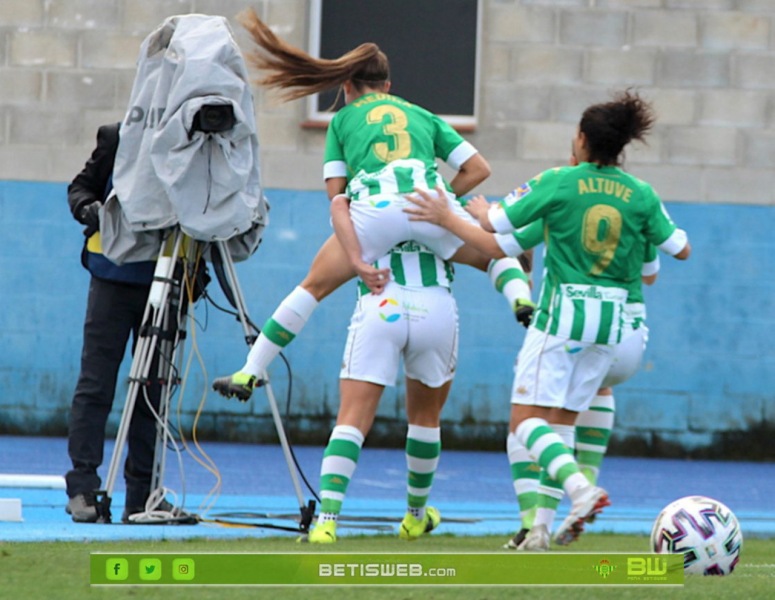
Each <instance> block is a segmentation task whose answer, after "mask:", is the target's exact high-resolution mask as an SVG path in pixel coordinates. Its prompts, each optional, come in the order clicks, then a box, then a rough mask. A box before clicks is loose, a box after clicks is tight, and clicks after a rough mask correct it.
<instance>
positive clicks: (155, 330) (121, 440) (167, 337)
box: [96, 228, 315, 533]
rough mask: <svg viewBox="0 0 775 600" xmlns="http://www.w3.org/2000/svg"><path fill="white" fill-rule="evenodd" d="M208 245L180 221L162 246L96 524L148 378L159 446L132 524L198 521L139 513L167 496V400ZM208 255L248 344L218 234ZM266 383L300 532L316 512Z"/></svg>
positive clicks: (105, 509) (106, 517)
mask: <svg viewBox="0 0 775 600" xmlns="http://www.w3.org/2000/svg"><path fill="white" fill-rule="evenodd" d="M207 247H208V244H207V243H205V242H199V241H196V240H194V239H192V238H190V237H188V236H186V235H185V234H184V233H183V232H182V231H180V229H179V228H175V229H172V230H170V231H169V234H168V235H167V237H166V238H165V239H164V241H163V242H162V244H161V250H160V252H159V256H158V259H157V262H156V269H155V271H154V277H153V283H152V284H151V290H150V293H149V294H148V301H147V303H146V307H145V313H144V316H143V325H142V327H141V329H140V332H139V334H138V339H137V343H136V346H135V350H134V355H133V358H132V366H131V369H130V372H129V388H128V391H127V396H126V402H125V403H124V408H123V412H122V414H121V421H120V423H119V427H118V432H117V434H116V442H115V446H114V448H113V455H112V457H111V461H110V467H109V469H108V474H107V477H106V480H105V489H104V490H100V491H98V492H97V493H96V495H97V511H98V522H99V523H111V511H110V505H111V501H112V495H113V490H114V488H115V484H116V478H117V476H118V473H119V470H120V468H121V464H120V463H121V459H122V456H123V452H124V447H125V445H126V441H127V435H128V433H129V424H130V421H131V419H132V415H133V412H134V409H135V405H136V403H137V402H138V401H140V402H149V403H150V401H149V398H148V395H147V391H148V388H149V386H150V385H152V384H153V385H160V388H161V393H160V400H159V406H158V407H153V408H154V412H155V413H156V415H157V425H156V446H155V452H154V464H153V471H152V479H151V493H150V496H149V501H148V503H147V504H146V513H141V515H139V517H140V518H138V519H133V522H136V523H159V522H163V523H180V524H194V523H196V522H198V518H197V517H196V516H195V515H188V514H185V513H182V511H180V510H175V509H174V510H173V511H172V512H170V513H169V514H165V515H164V518H163V520H159V519H158V518H155V519H150V518H149V519H148V520H145V519H143V518H142V516H143V514H148V515H150V514H151V513H152V511H154V509H156V508H159V505H160V503H161V502H162V501H163V500H164V486H163V478H164V470H165V465H166V459H167V450H168V447H169V443H170V442H172V443H173V444H174V443H175V440H174V439H173V437H172V434H171V432H170V429H169V427H168V419H169V407H170V400H171V397H172V395H173V391H174V389H175V388H176V387H177V386H178V384H179V383H181V382H180V381H179V378H178V374H179V373H181V372H182V371H181V369H180V364H181V362H182V357H183V352H182V350H183V345H184V340H185V338H186V329H185V327H186V316H187V314H188V309H189V306H190V304H191V300H192V299H193V296H194V291H195V290H194V288H195V286H196V285H197V283H196V276H197V269H198V266H199V265H200V264H201V261H203V260H204V258H203V254H204V251H205V249H206V248H207ZM209 251H210V258H211V261H212V262H213V263H214V264H216V263H217V266H218V267H219V268H218V269H216V271H217V273H218V275H219V277H218V279H219V282H220V284H221V287H222V288H223V291H224V293H225V295H226V296H227V297H228V298H229V300H230V302H231V303H232V304H233V305H234V308H235V309H236V310H237V317H238V319H239V321H240V323H241V324H242V328H243V332H244V335H245V341H246V343H247V344H248V346H251V345H252V344H253V342H254V341H255V339H256V335H255V333H254V332H253V330H252V329H251V323H250V319H249V318H248V316H247V311H246V308H245V301H244V298H243V295H242V290H241V288H240V285H239V281H238V279H237V275H236V271H235V269H234V263H233V261H232V258H231V255H230V253H229V251H228V248H227V245H226V242H224V241H217V242H212V243H210V244H209ZM262 379H263V381H264V384H263V386H262V387H263V388H264V390H265V391H266V395H267V400H268V402H269V406H270V409H271V411H272V417H273V420H274V425H275V429H276V430H277V435H278V438H279V440H280V445H281V446H282V450H283V454H284V456H285V460H286V462H287V464H288V470H289V472H290V476H291V481H292V483H293V487H294V491H295V493H296V497H297V500H298V502H299V510H300V519H299V531H300V532H302V533H306V532H307V531H308V530H309V526H310V523H311V522H312V518H313V517H314V512H315V503H314V501H312V500H311V501H310V502H309V504H308V505H305V503H304V497H303V494H302V490H301V485H300V483H299V477H298V473H297V471H296V469H295V467H294V464H295V463H294V461H293V456H292V453H291V449H290V445H289V444H288V439H287V437H286V435H285V430H284V428H283V423H282V419H281V417H280V412H279V409H278V407H277V402H276V400H275V396H274V392H273V391H272V387H271V385H270V384H269V378H268V376H267V374H266V373H264V374H263V377H262Z"/></svg>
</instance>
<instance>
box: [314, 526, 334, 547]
mask: <svg viewBox="0 0 775 600" xmlns="http://www.w3.org/2000/svg"><path fill="white" fill-rule="evenodd" d="M308 539H309V543H310V544H333V543H335V542H336V521H326V522H325V523H318V524H317V525H315V527H313V528H312V531H310V532H309V536H308Z"/></svg>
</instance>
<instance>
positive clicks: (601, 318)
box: [489, 163, 687, 344]
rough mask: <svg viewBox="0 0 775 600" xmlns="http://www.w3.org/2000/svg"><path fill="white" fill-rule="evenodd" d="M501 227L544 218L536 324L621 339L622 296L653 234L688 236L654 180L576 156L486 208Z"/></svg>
mask: <svg viewBox="0 0 775 600" xmlns="http://www.w3.org/2000/svg"><path fill="white" fill-rule="evenodd" d="M489 217H490V222H491V223H492V225H493V227H494V229H495V230H496V231H497V232H498V233H508V232H511V231H513V230H514V229H518V228H519V227H522V226H523V225H526V224H528V223H530V222H532V221H535V220H536V219H539V218H543V222H544V226H545V236H546V255H545V264H544V267H545V277H544V280H543V284H542V286H541V297H540V299H539V306H538V311H537V313H536V315H534V317H533V324H534V325H535V327H536V328H537V329H539V330H541V331H546V332H547V333H550V334H552V335H556V336H558V337H561V338H566V339H573V340H578V341H582V342H591V343H596V344H616V343H618V342H619V341H620V336H621V325H622V320H623V315H622V309H623V306H622V305H623V304H624V303H625V302H627V299H628V298H627V297H628V290H629V289H632V285H633V284H634V283H635V282H639V280H640V276H641V267H642V264H643V256H644V249H645V247H646V246H645V245H646V243H647V242H651V243H652V244H654V245H655V246H657V247H658V248H660V249H661V250H663V251H664V252H667V253H668V254H671V255H672V254H676V253H678V252H680V251H681V249H682V248H683V247H684V246H685V244H686V239H687V238H686V233H685V232H684V231H682V230H681V229H678V228H676V225H675V224H674V223H673V221H672V220H671V219H670V217H669V215H668V214H667V211H666V210H665V208H664V206H663V205H662V202H661V200H660V199H659V197H658V196H657V194H656V192H655V191H654V190H653V189H652V187H651V186H650V185H649V184H648V183H646V182H644V181H642V180H640V179H638V178H636V177H634V176H632V175H630V174H628V173H626V172H624V171H623V170H622V169H620V168H618V167H615V166H598V165H595V164H592V163H581V164H579V165H577V166H568V167H558V168H554V169H550V170H548V171H544V172H543V173H540V174H539V175H537V176H536V177H534V178H533V179H531V180H530V181H529V182H528V183H526V184H524V185H522V186H521V187H519V188H518V189H517V190H515V191H514V192H513V193H512V194H510V195H509V196H507V197H506V198H505V199H504V200H503V201H502V202H501V203H500V204H499V205H496V206H494V207H493V208H491V209H490V211H489Z"/></svg>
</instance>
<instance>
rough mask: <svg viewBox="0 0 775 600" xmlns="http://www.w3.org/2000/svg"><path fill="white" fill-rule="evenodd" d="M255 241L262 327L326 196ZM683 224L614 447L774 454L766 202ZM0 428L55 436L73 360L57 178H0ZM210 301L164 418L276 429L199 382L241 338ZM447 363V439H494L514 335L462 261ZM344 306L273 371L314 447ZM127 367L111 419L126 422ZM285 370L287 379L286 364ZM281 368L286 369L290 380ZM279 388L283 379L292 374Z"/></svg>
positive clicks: (74, 267) (389, 437)
mask: <svg viewBox="0 0 775 600" xmlns="http://www.w3.org/2000/svg"><path fill="white" fill-rule="evenodd" d="M267 196H268V198H269V199H270V202H271V205H272V208H271V213H270V214H271V223H270V225H269V227H268V228H267V230H266V233H265V235H264V240H263V243H262V244H261V247H260V248H259V250H258V251H257V252H256V254H255V255H254V256H253V257H251V258H250V259H249V260H248V261H246V262H243V263H239V264H238V265H237V272H238V275H239V280H240V284H241V286H242V290H243V293H244V296H245V300H246V303H247V307H248V310H249V313H250V316H251V318H252V319H253V321H255V322H256V323H257V324H258V325H259V326H260V325H261V324H262V323H263V322H264V320H265V319H266V318H267V317H268V316H269V315H270V314H271V312H272V310H273V309H274V307H275V306H276V305H277V304H278V303H279V302H280V301H281V300H282V299H283V297H284V296H285V295H286V294H287V293H288V292H289V291H291V290H292V289H293V287H294V286H295V285H296V284H297V283H298V282H299V281H300V280H301V279H302V277H303V276H304V274H305V273H306V270H307V268H308V266H309V264H310V262H311V260H312V258H313V256H314V254H315V252H316V250H317V248H318V247H319V246H320V244H321V243H322V242H323V240H324V239H325V238H326V237H327V236H328V235H329V233H330V231H331V230H330V226H329V218H328V203H327V201H326V199H325V197H324V196H323V195H322V194H321V193H319V192H301V191H293V190H279V189H270V190H267ZM667 206H668V209H669V211H670V213H671V215H672V216H673V218H674V219H675V220H676V221H677V222H678V223H679V224H680V225H681V226H683V227H684V228H685V229H687V230H688V232H689V234H690V238H691V242H692V246H693V255H692V258H691V260H690V261H688V262H678V261H675V260H673V259H670V258H669V257H663V259H662V271H661V274H660V277H659V281H658V282H657V284H656V285H655V286H653V287H651V288H648V289H647V290H646V300H647V305H648V312H649V318H648V324H649V328H650V336H649V337H650V339H649V344H648V349H647V352H646V356H645V360H644V362H643V365H642V368H641V370H640V372H639V373H638V374H637V375H636V376H635V377H633V378H632V379H631V380H630V381H628V382H627V383H625V384H623V385H621V386H620V387H619V388H617V390H616V402H617V414H616V419H617V422H616V428H615V437H614V440H613V444H612V445H613V449H614V450H615V451H617V452H619V453H625V454H639V455H669V456H707V457H721V456H726V457H741V458H742V457H746V458H763V459H775V350H773V339H775V237H773V233H772V224H773V223H775V208H773V207H761V206H740V205H701V204H673V203H669V202H668V203H667ZM0 231H2V241H3V244H2V250H0V272H1V273H2V284H0V286H1V287H0V289H2V292H0V298H1V300H0V307H1V310H0V336H2V345H0V433H22V434H31V435H32V434H36V435H39V434H45V435H64V434H65V432H66V427H67V416H68V411H69V405H70V400H71V396H72V392H73V389H74V386H75V382H76V378H77V375H78V370H79V363H80V350H81V338H82V326H83V318H84V311H85V304H86V295H87V291H88V282H89V275H88V273H87V272H86V271H85V270H84V269H83V268H82V267H81V265H80V250H81V245H82V235H81V228H80V226H79V225H78V224H77V223H76V222H75V221H73V219H72V218H71V216H70V213H69V211H68V208H67V201H66V184H61V183H36V182H17V181H0ZM210 292H211V296H212V299H213V302H214V303H207V302H204V301H200V302H199V303H198V304H197V305H196V307H195V309H194V310H193V313H192V314H193V316H194V317H195V323H196V324H195V325H193V324H192V325H189V334H188V339H187V340H186V343H185V346H184V349H183V359H182V368H183V372H184V373H186V376H185V377H184V378H183V381H182V384H181V386H180V388H179V389H178V390H177V393H176V394H175V396H174V397H173V401H172V407H171V410H172V414H173V415H174V420H175V421H176V422H178V421H179V424H180V426H181V427H182V428H183V429H184V430H185V431H187V432H188V433H189V435H190V434H191V428H192V427H196V432H197V434H198V436H199V437H200V438H202V439H219V440H241V441H263V442H273V441H276V439H277V437H276V435H277V434H276V430H275V427H274V424H273V422H272V420H271V413H270V404H269V401H268V395H267V394H266V393H265V392H264V391H261V390H258V391H257V393H255V394H254V397H253V399H252V400H251V402H249V403H239V402H236V401H234V400H231V401H227V400H224V399H222V398H220V397H218V396H216V395H215V394H214V393H213V392H210V391H209V381H211V380H212V378H213V377H215V376H217V375H223V374H226V373H230V372H232V371H234V370H236V369H238V368H239V367H240V366H241V365H242V364H243V361H244V358H245V355H246V352H247V346H246V343H245V341H244V337H243V333H242V328H241V326H240V324H239V322H238V321H237V320H236V318H235V317H234V316H233V315H231V314H227V313H225V312H223V311H222V310H220V309H219V308H218V307H216V306H215V304H218V305H220V306H221V307H226V306H227V301H226V300H225V297H224V296H223V294H222V292H221V290H220V289H219V286H218V284H217V282H216V281H215V280H214V281H213V283H212V284H211V285H210ZM455 293H456V297H457V299H458V304H459V308H460V315H461V318H460V355H459V366H458V373H457V377H456V379H455V383H454V385H453V387H452V393H451V396H450V399H449V401H448V404H447V406H446V408H445V412H444V421H445V427H444V443H445V446H446V447H467V448H482V449H484V448H488V449H501V448H503V447H504V443H505V442H504V438H505V434H506V429H507V420H508V413H509V395H510V389H511V381H512V375H513V364H514V358H515V356H516V354H517V351H518V349H519V347H520V344H521V343H522V340H523V338H524V330H523V329H522V328H521V327H520V326H518V325H517V324H516V322H515V320H514V318H513V316H512V315H511V314H510V312H509V310H508V308H507V305H506V302H505V301H504V300H503V298H502V297H501V296H499V295H498V294H496V293H495V292H494V291H493V289H492V288H491V286H490V284H489V280H488V278H487V277H486V275H485V274H483V273H480V272H478V271H474V270H472V269H470V268H468V267H458V268H457V274H456V281H455ZM354 301H355V286H354V284H352V283H350V284H348V285H346V286H344V287H343V288H342V289H340V290H338V291H337V292H335V293H334V294H333V295H332V296H331V297H329V298H328V299H327V300H326V301H325V302H324V303H323V304H322V305H321V306H320V307H319V309H318V310H317V312H316V313H315V314H314V316H313V317H312V319H311V321H310V322H309V324H308V325H307V327H306V328H305V330H304V331H303V332H302V333H301V335H300V336H299V338H298V339H297V340H296V342H295V343H293V344H291V346H289V347H288V348H287V350H286V352H285V357H286V359H287V365H288V366H286V363H284V362H283V361H282V360H279V359H278V360H277V361H275V363H274V364H273V365H272V368H271V371H270V378H271V391H272V392H274V396H275V397H276V399H277V402H278V404H279V407H280V411H281V412H282V414H283V415H284V419H285V424H286V427H287V428H288V431H289V435H290V436H291V438H292V441H294V442H296V443H321V442H323V441H324V440H325V439H326V438H327V436H328V433H329V431H330V427H331V426H332V423H333V419H334V417H335V415H336V410H337V403H338V400H337V398H338V395H337V389H338V387H337V375H338V371H339V365H340V361H341V354H342V350H343V347H344V342H345V337H346V332H347V325H348V322H349V317H350V314H351V312H352V308H353V306H354ZM129 363H130V357H129V355H127V359H126V360H125V362H124V366H123V367H122V372H121V378H120V381H121V383H120V384H119V387H118V390H117V394H116V402H115V403H114V409H113V412H112V413H111V420H110V423H111V429H112V431H113V432H114V431H115V427H116V426H117V424H118V422H119V421H120V417H121V409H122V408H123V405H124V402H125V398H126V390H127V386H126V376H127V374H128V370H129V369H128V368H129ZM289 373H290V376H289ZM291 376H292V378H291ZM289 382H290V385H289ZM403 390H404V388H403V385H402V384H401V383H400V382H399V383H398V385H397V386H396V387H395V388H388V389H387V390H386V392H385V394H384V397H383V401H382V403H381V406H380V409H379V413H378V419H377V423H376V424H375V428H374V430H373V435H372V436H371V437H370V442H369V443H370V444H375V445H376V444H384V445H393V444H400V443H401V440H402V439H403V435H404V431H405V425H404V423H405V420H404V411H403Z"/></svg>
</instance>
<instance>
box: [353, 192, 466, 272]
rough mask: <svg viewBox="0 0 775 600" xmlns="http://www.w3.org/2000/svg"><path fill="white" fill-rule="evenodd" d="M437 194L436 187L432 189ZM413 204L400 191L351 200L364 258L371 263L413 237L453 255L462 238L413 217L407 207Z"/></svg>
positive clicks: (461, 212) (456, 207)
mask: <svg viewBox="0 0 775 600" xmlns="http://www.w3.org/2000/svg"><path fill="white" fill-rule="evenodd" d="M431 193H432V194H435V192H434V191H431ZM447 200H448V203H449V206H450V208H451V209H452V211H453V212H454V213H455V214H456V215H458V216H459V217H461V218H463V219H466V220H467V221H469V222H471V223H476V221H475V220H474V218H473V217H472V216H471V215H469V214H468V213H467V212H466V211H465V209H464V208H463V207H462V206H461V204H460V203H459V202H458V201H457V200H455V198H454V197H453V196H452V195H451V194H448V195H447ZM412 206H414V204H412V203H411V202H410V201H409V200H407V199H406V198H405V197H404V196H402V195H401V194H376V195H374V196H369V197H368V198H365V199H363V200H354V201H352V202H350V218H351V219H352V222H353V225H354V226H355V233H356V234H357V236H358V241H359V242H360V244H361V255H362V258H363V260H364V262H367V263H372V262H374V261H375V260H377V259H378V258H380V257H382V256H385V254H387V253H388V252H389V251H390V249H391V248H392V247H393V246H395V245H396V244H400V243H401V242H407V241H409V240H414V241H415V242H418V243H420V244H423V245H425V246H427V247H428V248H430V249H431V251H433V253H434V254H436V256H439V257H441V258H443V259H445V260H446V259H448V258H450V257H451V256H452V255H453V254H455V252H457V250H458V248H460V247H461V246H462V245H463V240H461V239H460V238H459V237H457V236H455V235H452V234H451V233H450V232H449V231H447V230H446V229H444V228H443V227H439V226H438V225H433V224H432V223H426V222H423V221H410V220H409V216H410V215H408V214H407V213H405V212H404V208H407V207H412Z"/></svg>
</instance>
